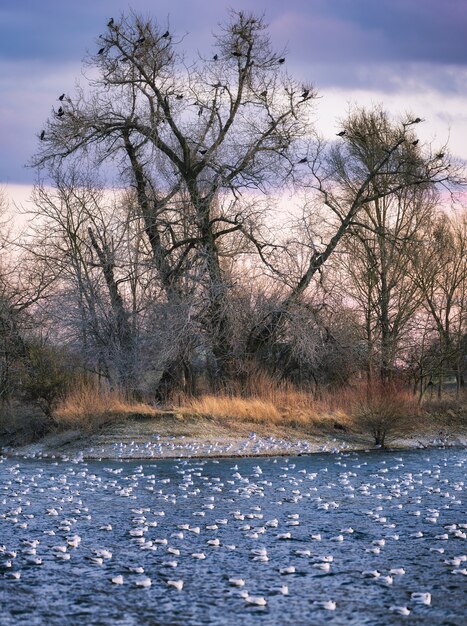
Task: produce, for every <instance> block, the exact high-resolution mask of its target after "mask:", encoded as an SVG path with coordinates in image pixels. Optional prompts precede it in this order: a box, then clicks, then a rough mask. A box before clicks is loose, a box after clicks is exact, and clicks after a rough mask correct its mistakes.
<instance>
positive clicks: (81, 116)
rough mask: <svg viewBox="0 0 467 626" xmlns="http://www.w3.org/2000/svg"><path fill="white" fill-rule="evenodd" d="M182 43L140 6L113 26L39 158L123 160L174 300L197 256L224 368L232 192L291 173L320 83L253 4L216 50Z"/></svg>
mask: <svg viewBox="0 0 467 626" xmlns="http://www.w3.org/2000/svg"><path fill="white" fill-rule="evenodd" d="M180 44H181V41H180V40H177V38H176V35H175V34H174V33H173V34H168V35H167V34H166V33H164V32H163V31H162V29H161V28H160V27H159V26H158V24H157V23H156V22H154V21H151V20H147V19H143V18H141V17H139V16H137V15H133V14H132V15H130V16H128V17H125V16H123V17H122V18H121V19H120V20H119V21H116V22H114V23H112V24H111V25H109V26H108V29H107V32H106V33H105V35H103V36H101V38H100V42H99V46H100V50H99V53H98V54H97V55H95V56H93V57H91V58H90V59H89V60H88V65H89V66H90V68H91V69H92V70H93V72H94V76H95V74H96V72H95V70H97V77H96V78H92V79H90V80H89V83H90V85H89V86H90V89H89V95H85V94H84V92H83V91H80V92H78V93H77V94H76V96H75V97H73V98H69V99H67V101H66V102H65V103H64V105H63V107H61V109H59V110H58V111H57V112H55V113H54V115H53V116H52V118H51V119H50V120H49V122H48V125H47V127H46V131H45V135H44V140H43V141H42V142H41V150H40V151H39V154H38V155H37V157H36V158H35V160H34V163H35V164H36V165H44V164H46V163H50V162H54V163H57V162H63V161H64V160H66V159H69V157H70V156H71V155H81V156H85V157H86V158H91V157H92V158H94V159H95V160H97V162H99V163H102V162H105V161H109V160H110V159H113V160H115V159H120V162H121V163H122V167H121V170H122V173H124V174H126V176H127V180H128V181H129V182H130V183H131V184H133V185H134V186H135V189H136V194H137V200H138V205H139V210H140V214H141V216H142V218H143V221H144V230H145V234H146V236H147V238H148V241H149V242H150V246H151V250H152V253H153V260H154V264H155V266H156V268H157V270H158V273H159V277H160V280H161V283H162V285H163V287H164V289H165V292H166V296H167V298H168V299H169V300H170V301H174V300H176V299H177V298H178V297H179V296H180V289H181V287H180V282H182V280H183V273H184V271H185V270H186V267H187V266H189V265H190V264H192V263H193V262H196V260H201V261H202V266H203V269H204V272H205V275H206V280H205V290H206V293H205V297H206V306H205V312H206V314H205V320H206V325H207V326H206V330H207V333H208V334H209V335H210V337H211V344H212V352H213V356H214V359H215V370H216V372H215V377H217V378H219V377H220V378H222V376H223V375H224V372H225V368H226V366H227V363H228V360H229V355H230V353H231V342H230V340H229V336H230V331H229V320H228V317H227V310H228V307H226V305H225V302H226V298H227V291H228V289H227V286H226V280H225V276H224V273H223V270H222V263H221V260H220V257H221V250H220V242H221V239H222V238H223V237H224V236H226V235H229V234H231V233H233V232H235V231H239V232H240V231H242V232H245V233H247V234H248V235H250V234H251V233H250V230H249V229H248V228H247V227H246V224H245V220H244V217H245V216H244V215H242V214H241V213H238V212H237V210H236V206H235V204H236V203H235V202H232V201H230V200H229V199H228V194H230V195H231V197H232V198H233V199H234V200H235V198H237V197H238V196H239V194H240V192H241V190H242V189H259V190H261V191H266V190H268V189H270V188H271V187H273V188H277V185H278V184H280V181H281V180H283V179H285V178H286V177H287V176H288V174H289V172H290V168H291V166H292V164H293V163H295V162H296V161H297V160H298V156H297V150H298V149H299V143H300V141H301V140H303V139H304V138H305V137H306V135H307V133H309V131H310V124H309V115H308V112H309V109H310V103H312V101H313V99H314V96H315V94H314V91H313V89H312V87H311V86H309V85H305V86H303V85H301V84H298V83H296V82H294V81H292V80H291V79H290V78H289V77H288V76H287V75H286V74H285V73H284V72H282V70H281V68H282V65H283V63H284V60H285V59H284V57H283V56H282V55H281V54H277V53H276V52H274V51H273V50H272V48H271V45H270V41H269V38H268V36H267V33H266V26H265V24H264V22H263V20H262V19H261V18H258V17H255V16H253V15H247V14H245V13H243V12H233V13H232V15H231V21H230V22H229V23H228V24H226V25H225V26H224V27H223V28H222V30H221V32H220V34H219V35H218V36H217V37H216V39H215V45H214V52H215V53H214V54H211V55H210V56H209V58H200V59H198V60H197V61H194V62H192V63H190V64H187V63H186V62H185V59H184V56H183V54H182V53H181V52H179V49H180ZM221 196H222V197H221ZM219 207H221V208H220V210H219Z"/></svg>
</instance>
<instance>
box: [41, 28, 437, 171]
mask: <svg viewBox="0 0 467 626" xmlns="http://www.w3.org/2000/svg"><path fill="white" fill-rule="evenodd" d="M114 24H115V23H114V18H113V17H111V18H110V20H109V21H108V23H107V27H108V28H111V29H114V28H116V27H115V25H114ZM169 37H170V31H168V30H166V31H165V33H164V34H163V35H162V37H161V38H162V39H168V38H169ZM145 41H146V37H144V36H143V35H142V36H141V37H140V38H139V39H138V40H137V41H136V44H142V43H144V42H145ZM104 52H105V47H103V48H100V49H99V51H98V52H97V55H101V54H103V53H104ZM232 56H234V57H241V56H242V53H241V52H239V51H238V50H233V51H232ZM212 59H213V61H218V60H219V55H218V54H215V55H214V56H213V57H212ZM277 62H278V63H279V64H280V65H282V64H283V63H285V57H281V58H279V59H278V61H277ZM216 86H217V85H216ZM267 95H268V92H267V90H264V91H262V92H261V93H260V97H261V98H266V97H267ZM309 97H310V90H309V89H306V88H304V89H303V92H302V94H301V98H302V101H303V100H308V98H309ZM64 98H65V94H64V93H62V94H61V96H59V97H58V100H60V102H63V100H64ZM176 99H177V100H182V99H183V94H177V95H176ZM64 114H65V111H64V109H63V107H60V108H59V109H58V111H57V113H56V115H57V117H62V116H63V115H64ZM201 114H202V110H201V109H200V111H199V112H198V115H201ZM421 121H422V119H421V118H420V117H416V118H415V119H414V120H411V121H410V122H407V123H405V124H403V126H404V127H405V126H411V125H412V124H419V123H420V122H421ZM336 135H337V137H345V136H346V135H347V131H346V130H341V131H340V132H338V133H336ZM40 139H41V141H42V140H43V139H45V130H43V131H41V134H40ZM418 143H419V139H415V140H414V141H412V142H411V145H412V146H417V145H418ZM198 152H199V153H200V154H201V155H203V156H204V155H205V154H206V153H207V150H198ZM444 156H445V155H444V152H440V153H438V154H437V155H436V156H435V158H436V159H443V158H444ZM305 163H308V158H307V157H303V158H302V159H300V160H299V161H298V162H297V164H298V165H303V164H305Z"/></svg>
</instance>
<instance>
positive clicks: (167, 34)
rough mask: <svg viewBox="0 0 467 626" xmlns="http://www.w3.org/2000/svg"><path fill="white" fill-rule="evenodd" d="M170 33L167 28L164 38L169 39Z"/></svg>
mask: <svg viewBox="0 0 467 626" xmlns="http://www.w3.org/2000/svg"><path fill="white" fill-rule="evenodd" d="M169 35H170V33H169V31H168V30H166V31H165V33H164V34H163V35H162V38H163V39H167V37H168V36H169Z"/></svg>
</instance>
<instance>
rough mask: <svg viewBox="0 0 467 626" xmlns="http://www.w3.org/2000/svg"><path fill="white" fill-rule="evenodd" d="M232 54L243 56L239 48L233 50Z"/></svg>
mask: <svg viewBox="0 0 467 626" xmlns="http://www.w3.org/2000/svg"><path fill="white" fill-rule="evenodd" d="M232 56H233V57H241V56H242V53H241V52H239V51H238V50H234V51H233V52H232Z"/></svg>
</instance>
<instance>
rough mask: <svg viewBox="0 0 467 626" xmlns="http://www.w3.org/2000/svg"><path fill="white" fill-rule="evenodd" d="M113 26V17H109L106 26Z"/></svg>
mask: <svg viewBox="0 0 467 626" xmlns="http://www.w3.org/2000/svg"><path fill="white" fill-rule="evenodd" d="M113 25H114V18H113V17H111V18H110V20H109V21H108V23H107V26H108V27H109V28H112V26H113Z"/></svg>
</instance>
